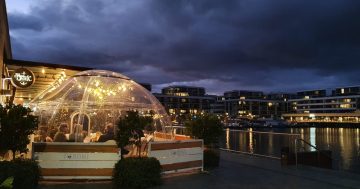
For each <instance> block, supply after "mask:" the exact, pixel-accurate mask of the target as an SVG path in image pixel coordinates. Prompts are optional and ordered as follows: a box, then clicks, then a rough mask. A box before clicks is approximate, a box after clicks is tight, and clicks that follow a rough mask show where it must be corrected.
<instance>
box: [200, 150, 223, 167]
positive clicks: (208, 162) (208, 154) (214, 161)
mask: <svg viewBox="0 0 360 189" xmlns="http://www.w3.org/2000/svg"><path fill="white" fill-rule="evenodd" d="M219 162H220V154H219V151H218V150H215V149H205V150H204V168H205V169H209V168H214V167H218V166H219Z"/></svg>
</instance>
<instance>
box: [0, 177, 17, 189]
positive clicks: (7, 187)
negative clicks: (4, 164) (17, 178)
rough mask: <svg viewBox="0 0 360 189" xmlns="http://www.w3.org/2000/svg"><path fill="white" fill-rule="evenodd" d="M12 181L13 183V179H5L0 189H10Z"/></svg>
mask: <svg viewBox="0 0 360 189" xmlns="http://www.w3.org/2000/svg"><path fill="white" fill-rule="evenodd" d="M13 181H14V177H9V178H7V179H5V180H4V182H3V183H1V184H0V189H12V188H13V185H12V183H13Z"/></svg>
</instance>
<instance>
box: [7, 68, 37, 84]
mask: <svg viewBox="0 0 360 189" xmlns="http://www.w3.org/2000/svg"><path fill="white" fill-rule="evenodd" d="M34 82H35V75H34V73H33V72H32V71H30V70H28V69H26V68H19V69H16V70H15V71H14V73H13V74H12V76H11V83H12V84H13V85H14V86H15V87H18V88H27V87H30V86H31V85H32V84H33V83H34Z"/></svg>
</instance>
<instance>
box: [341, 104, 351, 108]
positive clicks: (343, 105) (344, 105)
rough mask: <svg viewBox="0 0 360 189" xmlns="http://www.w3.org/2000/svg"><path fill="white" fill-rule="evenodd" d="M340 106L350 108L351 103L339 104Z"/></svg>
mask: <svg viewBox="0 0 360 189" xmlns="http://www.w3.org/2000/svg"><path fill="white" fill-rule="evenodd" d="M340 108H351V104H340Z"/></svg>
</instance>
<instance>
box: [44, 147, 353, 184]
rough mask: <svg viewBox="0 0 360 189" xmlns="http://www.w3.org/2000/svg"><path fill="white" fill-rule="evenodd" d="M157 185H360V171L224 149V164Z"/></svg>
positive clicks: (165, 180)
mask: <svg viewBox="0 0 360 189" xmlns="http://www.w3.org/2000/svg"><path fill="white" fill-rule="evenodd" d="M41 188H42V189H73V188H74V189H95V188H96V189H110V188H112V187H111V183H110V182H103V183H77V184H74V183H62V184H54V183H42V185H41ZM156 188H157V189H183V188H187V189H190V188H227V189H230V188H326V189H332V188H356V189H360V174H352V173H348V172H342V171H334V170H326V169H318V168H311V167H302V166H301V167H299V168H298V169H296V168H295V167H281V165H280V161H279V160H272V159H266V158H260V157H252V156H248V155H241V154H234V153H230V152H222V153H221V165H220V167H219V168H217V169H214V170H212V171H210V172H208V173H202V174H197V175H188V176H181V177H173V178H166V179H164V184H163V185H162V186H160V187H156Z"/></svg>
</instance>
